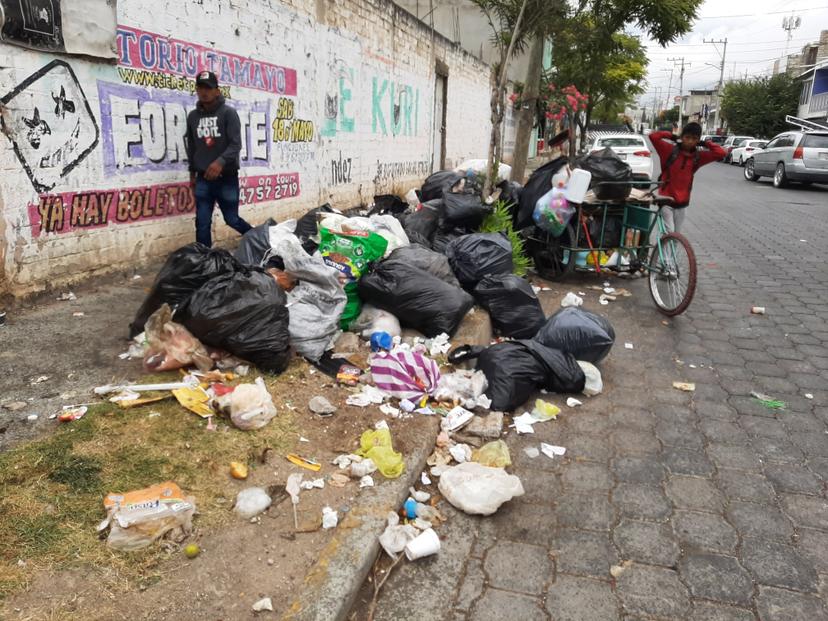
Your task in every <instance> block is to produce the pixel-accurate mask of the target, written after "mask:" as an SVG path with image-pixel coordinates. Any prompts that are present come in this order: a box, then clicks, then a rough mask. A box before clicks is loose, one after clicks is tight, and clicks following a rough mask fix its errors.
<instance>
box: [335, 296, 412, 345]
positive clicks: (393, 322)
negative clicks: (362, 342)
mask: <svg viewBox="0 0 828 621" xmlns="http://www.w3.org/2000/svg"><path fill="white" fill-rule="evenodd" d="M348 329H349V330H352V331H353V332H356V333H357V334H359V335H360V336H362V338H365V339H367V338H371V335H372V334H374V332H387V333H388V334H390V335H391V336H392V337H394V336H400V335H401V334H402V327H400V320H399V319H397V318H396V317H395V316H394V315H392V314H391V313H389V312H388V311H385V310H382V309H381V308H377V307H376V306H373V305H371V304H364V305H363V306H362V312H361V313H360V314H359V317H357V318H356V319H355V320H354V321H353V322H351V325H350V327H349V328H348Z"/></svg>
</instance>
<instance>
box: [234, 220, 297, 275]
mask: <svg viewBox="0 0 828 621" xmlns="http://www.w3.org/2000/svg"><path fill="white" fill-rule="evenodd" d="M273 226H276V221H275V220H274V219H273V218H268V219H267V222H265V223H263V224H260V225H259V226H256V227H253V228H252V229H250V230H249V231H247V233H245V234H244V235H242V238H241V242H239V247H238V248H237V249H236V252H234V253H233V256H234V257H235V258H236V259H237V260H238V262H239V263H241V264H242V265H247V266H250V267H275V268H278V269H284V264H283V263H282V261H281V259H279V257H277V256H274V255H273V252H272V250H271V245H270V228H271V227H273Z"/></svg>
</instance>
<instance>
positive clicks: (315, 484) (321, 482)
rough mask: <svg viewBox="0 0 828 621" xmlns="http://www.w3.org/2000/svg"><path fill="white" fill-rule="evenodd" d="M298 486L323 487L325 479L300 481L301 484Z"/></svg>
mask: <svg viewBox="0 0 828 621" xmlns="http://www.w3.org/2000/svg"><path fill="white" fill-rule="evenodd" d="M337 474H338V473H337ZM299 487H301V488H302V489H306V490H311V489H325V479H313V480H312V481H302V484H301V485H300V486H299Z"/></svg>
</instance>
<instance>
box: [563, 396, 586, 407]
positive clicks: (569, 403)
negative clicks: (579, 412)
mask: <svg viewBox="0 0 828 621" xmlns="http://www.w3.org/2000/svg"><path fill="white" fill-rule="evenodd" d="M566 405H567V406H569V407H571V408H577V407H578V406H579V405H583V403H582V402H580V401H578V400H577V399H576V398H575V397H569V398H568V399H567V400H566Z"/></svg>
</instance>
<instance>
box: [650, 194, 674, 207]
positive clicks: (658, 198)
mask: <svg viewBox="0 0 828 621" xmlns="http://www.w3.org/2000/svg"><path fill="white" fill-rule="evenodd" d="M675 202H676V201H675V199H674V198H673V197H672V196H663V195H661V194H654V195H653V204H654V205H658V206H659V207H664V206H665V205H666V206H670V205H673V204H675Z"/></svg>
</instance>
